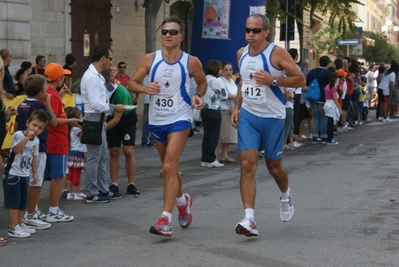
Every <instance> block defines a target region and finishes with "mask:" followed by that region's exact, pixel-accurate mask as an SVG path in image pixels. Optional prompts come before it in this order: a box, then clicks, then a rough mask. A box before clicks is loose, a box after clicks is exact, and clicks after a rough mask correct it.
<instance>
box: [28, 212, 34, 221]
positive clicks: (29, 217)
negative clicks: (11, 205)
mask: <svg viewBox="0 0 399 267" xmlns="http://www.w3.org/2000/svg"><path fill="white" fill-rule="evenodd" d="M33 214H34V213H33ZM33 214H29V213H26V218H28V219H29V220H32V219H33Z"/></svg>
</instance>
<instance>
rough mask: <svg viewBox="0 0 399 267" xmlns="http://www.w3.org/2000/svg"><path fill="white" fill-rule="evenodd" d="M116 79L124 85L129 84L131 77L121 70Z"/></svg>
mask: <svg viewBox="0 0 399 267" xmlns="http://www.w3.org/2000/svg"><path fill="white" fill-rule="evenodd" d="M115 80H117V81H119V83H120V84H122V85H123V86H125V87H126V86H127V83H128V82H129V80H130V78H129V76H128V75H126V74H125V75H123V76H122V75H121V74H120V73H119V72H118V73H117V74H116V76H115Z"/></svg>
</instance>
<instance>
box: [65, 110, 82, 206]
mask: <svg viewBox="0 0 399 267" xmlns="http://www.w3.org/2000/svg"><path fill="white" fill-rule="evenodd" d="M66 113H67V117H68V118H77V119H80V117H81V114H80V111H79V108H77V107H70V108H68V109H67V110H66ZM68 128H69V144H70V149H69V154H68V159H67V167H68V176H67V186H68V191H69V193H68V195H67V199H68V200H75V201H84V200H86V195H85V194H84V193H82V192H80V174H81V173H82V169H83V167H84V166H85V153H86V151H87V149H86V145H84V144H82V143H80V136H81V135H82V129H81V128H80V127H68Z"/></svg>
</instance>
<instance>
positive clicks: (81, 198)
mask: <svg viewBox="0 0 399 267" xmlns="http://www.w3.org/2000/svg"><path fill="white" fill-rule="evenodd" d="M86 197H87V196H86V195H85V194H84V193H82V192H81V193H79V194H75V195H74V197H73V200H75V201H85V200H86Z"/></svg>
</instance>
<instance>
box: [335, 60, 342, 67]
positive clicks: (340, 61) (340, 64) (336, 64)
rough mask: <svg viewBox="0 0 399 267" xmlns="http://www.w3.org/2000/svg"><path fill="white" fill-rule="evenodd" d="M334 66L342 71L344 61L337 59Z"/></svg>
mask: <svg viewBox="0 0 399 267" xmlns="http://www.w3.org/2000/svg"><path fill="white" fill-rule="evenodd" d="M334 65H335V68H336V69H337V70H339V69H342V59H339V58H337V59H336V60H334Z"/></svg>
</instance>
